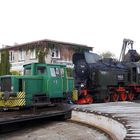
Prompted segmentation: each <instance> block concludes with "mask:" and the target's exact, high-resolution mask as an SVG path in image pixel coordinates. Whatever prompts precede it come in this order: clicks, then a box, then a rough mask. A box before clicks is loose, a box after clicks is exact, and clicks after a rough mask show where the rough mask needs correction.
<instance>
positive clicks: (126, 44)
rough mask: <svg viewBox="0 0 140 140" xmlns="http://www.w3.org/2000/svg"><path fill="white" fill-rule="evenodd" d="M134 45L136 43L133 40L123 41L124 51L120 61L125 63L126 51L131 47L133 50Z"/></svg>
mask: <svg viewBox="0 0 140 140" xmlns="http://www.w3.org/2000/svg"><path fill="white" fill-rule="evenodd" d="M133 43H134V41H133V40H131V39H123V45H122V50H121V53H120V57H119V61H123V60H124V56H125V51H126V48H127V47H129V46H130V47H131V50H133Z"/></svg>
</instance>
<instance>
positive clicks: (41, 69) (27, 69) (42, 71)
mask: <svg viewBox="0 0 140 140" xmlns="http://www.w3.org/2000/svg"><path fill="white" fill-rule="evenodd" d="M23 67H24V75H47V73H48V68H65V67H66V65H60V64H42V63H31V64H26V65H24V66H23Z"/></svg>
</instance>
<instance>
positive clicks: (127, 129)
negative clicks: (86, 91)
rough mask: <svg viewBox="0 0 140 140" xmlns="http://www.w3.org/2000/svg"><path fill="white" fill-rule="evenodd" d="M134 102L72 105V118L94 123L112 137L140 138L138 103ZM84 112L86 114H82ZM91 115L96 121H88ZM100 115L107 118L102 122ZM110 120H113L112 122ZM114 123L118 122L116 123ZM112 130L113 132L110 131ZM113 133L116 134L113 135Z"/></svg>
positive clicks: (130, 139) (137, 139)
mask: <svg viewBox="0 0 140 140" xmlns="http://www.w3.org/2000/svg"><path fill="white" fill-rule="evenodd" d="M136 102H139V101H136ZM136 102H110V103H100V104H91V105H76V106H74V107H75V108H74V114H73V115H75V116H74V117H75V118H74V119H77V120H78V119H79V120H81V121H84V122H86V121H87V123H91V124H92V123H94V125H97V126H98V127H100V128H101V127H102V129H104V130H105V131H108V133H109V134H110V135H111V136H112V137H113V139H119V140H120V139H122V140H123V139H124V140H140V103H136ZM76 113H77V114H76ZM84 113H85V114H86V116H84ZM82 115H83V116H82ZM92 115H95V116H94V119H95V117H97V120H96V121H97V122H94V120H91V122H90V117H91V118H93V116H92ZM102 116H103V117H105V118H109V119H107V120H106V122H105V123H104V122H103V120H102ZM112 120H113V121H115V122H112ZM101 121H102V123H101V124H100V123H99V122H101ZM116 123H118V125H117V124H116ZM119 124H121V126H119ZM103 125H104V126H103ZM105 125H106V126H105ZM118 126H119V127H118ZM111 127H112V128H111ZM112 130H113V131H114V132H111V131H112ZM120 131H121V132H120ZM123 131H124V132H123ZM113 133H114V134H113ZM115 133H116V134H115ZM114 135H116V136H115V137H114Z"/></svg>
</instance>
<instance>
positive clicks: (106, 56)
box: [100, 51, 115, 58]
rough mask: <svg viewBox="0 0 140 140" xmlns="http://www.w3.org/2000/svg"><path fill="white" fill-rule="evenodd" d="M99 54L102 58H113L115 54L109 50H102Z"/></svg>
mask: <svg viewBox="0 0 140 140" xmlns="http://www.w3.org/2000/svg"><path fill="white" fill-rule="evenodd" d="M100 56H101V57H102V58H114V57H115V55H114V54H113V53H111V52H110V51H107V52H103V53H101V54H100Z"/></svg>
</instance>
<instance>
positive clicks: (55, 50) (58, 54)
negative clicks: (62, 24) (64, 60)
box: [52, 48, 60, 58]
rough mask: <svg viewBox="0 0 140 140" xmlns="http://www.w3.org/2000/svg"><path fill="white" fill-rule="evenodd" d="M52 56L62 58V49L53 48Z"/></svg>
mask: <svg viewBox="0 0 140 140" xmlns="http://www.w3.org/2000/svg"><path fill="white" fill-rule="evenodd" d="M52 58H60V50H59V49H58V48H53V49H52Z"/></svg>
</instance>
